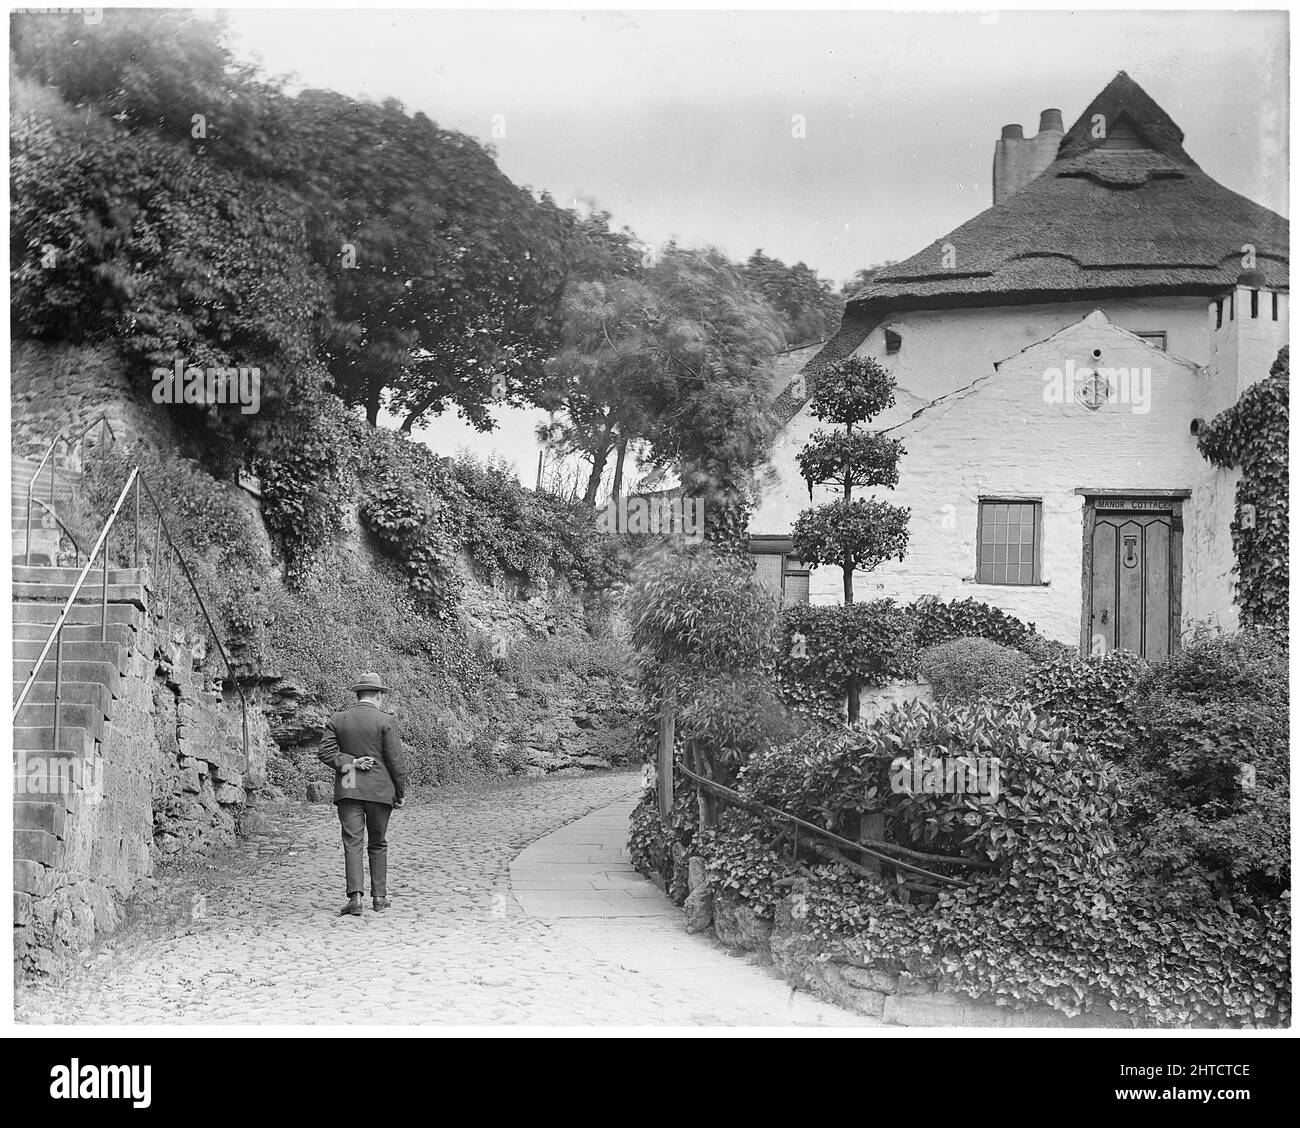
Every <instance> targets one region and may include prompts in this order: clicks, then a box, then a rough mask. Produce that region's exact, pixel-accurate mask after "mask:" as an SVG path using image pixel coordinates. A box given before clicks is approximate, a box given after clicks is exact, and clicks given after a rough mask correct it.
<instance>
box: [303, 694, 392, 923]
mask: <svg viewBox="0 0 1300 1128" xmlns="http://www.w3.org/2000/svg"><path fill="white" fill-rule="evenodd" d="M352 692H353V693H355V694H356V695H357V703H356V704H355V705H353V706H352V708H350V709H344V710H343V711H342V712H341V713H335V714H334V716H332V717H331V718H330V719H329V721H328V723H327V724H326V725H325V732H324V735H323V736H322V737H321V742H320V758H321V760H322V761H323V762H324V763H326V764H328V765H329V766H330V767H331V768H333V769H334V772H335V775H334V803H335V806H336V807H337V808H338V812H339V822H340V823H341V824H342V826H343V860H344V868H345V870H346V874H347V883H348V903H347V904H346V905H344V906H343V908H342V909H340V910H339V915H340V916H360V915H361V912H362V909H361V895H362V893H363V892H364V890H365V879H364V871H363V870H362V867H361V848H362V845H363V843H364V842H365V841H366V840H367V839H369V844H368V846H367V847H366V849H367V853H368V854H369V855H370V896H371V898H372V901H371V903H372V905H373V907H374V910H375V912H377V913H378V912H382V911H383V910H384V909H386V908H388V906H389V903H390V902H389V900H388V817H389V816H390V815H391V814H392V813H393V808H394V807H400V806H401V805H402V803H403V802H404V801H405V798H406V760H405V759H404V758H403V756H402V742H401V741H400V740H399V739H398V738H397V725H396V723H395V722H394V720H393V715H392V714H391V713H386V712H384V710H383V708H382V706H383V695H384V694H385V693H387V692H388V687H387V686H385V685H384V683H383V679H382V678H381V677H380V676H379V675H378V674H374V673H370V674H362V675H361V678H360V680H359V681H358V682H357V684H356V685H354V686H353V687H352Z"/></svg>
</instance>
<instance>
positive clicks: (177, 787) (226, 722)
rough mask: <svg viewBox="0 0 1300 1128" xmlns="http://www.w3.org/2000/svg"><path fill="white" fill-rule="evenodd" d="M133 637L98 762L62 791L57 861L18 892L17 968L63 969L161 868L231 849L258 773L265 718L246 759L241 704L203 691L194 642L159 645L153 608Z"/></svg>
mask: <svg viewBox="0 0 1300 1128" xmlns="http://www.w3.org/2000/svg"><path fill="white" fill-rule="evenodd" d="M135 637H136V644H135V645H134V647H133V648H132V649H131V652H130V653H129V655H128V657H127V665H126V671H125V673H124V674H123V675H122V676H121V678H120V679H119V682H118V686H117V696H116V697H115V698H114V700H113V702H112V716H111V717H110V718H109V720H108V721H107V723H106V724H105V728H104V736H103V740H102V741H101V743H100V746H99V748H98V750H97V754H96V756H95V759H94V761H93V763H91V764H89V765H87V768H86V771H85V772H83V773H82V774H81V778H80V779H79V781H78V783H79V786H78V787H77V788H76V789H75V790H73V791H71V792H70V794H69V795H68V796H66V802H67V806H68V808H69V815H68V817H67V821H66V823H65V831H64V833H65V843H64V851H63V856H62V858H61V859H59V860H58V862H57V864H56V865H55V866H54V867H53V868H51V869H49V870H46V871H45V875H44V879H43V883H42V887H41V888H38V889H37V890H35V891H34V892H26V891H22V890H19V891H17V892H15V896H14V910H15V913H14V924H15V934H14V954H15V962H16V965H17V967H18V968H19V969H21V970H22V971H24V972H37V973H58V972H60V971H62V970H64V969H66V968H67V967H68V966H69V964H70V963H71V962H72V960H73V959H75V957H76V956H77V955H78V954H79V953H80V952H81V951H83V950H84V949H85V948H86V947H87V946H88V945H89V944H91V942H92V941H93V940H94V939H95V938H96V936H97V935H106V934H109V933H112V932H113V931H114V930H115V928H116V927H117V925H118V923H119V921H120V915H121V914H120V905H121V902H122V900H124V899H125V898H127V897H130V896H132V895H133V894H135V893H138V892H140V891H141V890H143V889H146V888H148V887H150V886H151V885H152V883H153V877H154V873H155V870H156V867H157V866H158V865H160V864H165V863H166V862H167V861H169V860H173V859H176V858H179V857H181V856H184V855H185V854H187V853H195V854H206V853H208V852H210V851H211V850H212V849H214V848H215V847H216V846H218V845H220V844H227V843H230V842H232V841H233V840H234V836H235V832H236V824H237V819H238V817H239V814H240V812H241V811H242V809H243V807H244V805H245V802H246V797H247V793H248V791H249V790H251V789H252V788H254V787H256V786H258V785H260V783H261V782H262V780H263V778H264V774H265V763H266V751H265V746H266V740H267V736H266V730H265V722H261V723H260V724H259V723H258V722H259V720H260V718H258V717H257V716H256V714H255V713H253V714H251V715H250V720H251V722H252V725H251V730H250V749H251V754H250V756H249V757H248V759H247V760H246V759H245V758H244V754H243V748H242V737H241V725H240V713H239V708H238V704H237V702H231V701H229V700H225V701H223V700H221V699H220V698H219V697H218V695H217V694H216V693H215V692H213V691H212V689H211V687H210V685H208V684H206V681H207V675H205V673H204V670H205V669H210V668H211V664H210V663H208V664H207V665H206V666H204V665H203V664H202V663H199V662H196V659H195V655H194V650H195V649H196V647H195V646H194V644H193V642H192V641H191V640H184V639H183V640H182V641H181V642H177V641H176V640H175V639H174V638H173V637H172V635H171V632H169V633H168V636H167V637H166V638H160V632H159V630H158V625H157V624H156V622H155V621H154V619H153V617H152V615H150V614H149V613H148V612H141V613H140V615H139V616H138V620H137V633H136V636H135ZM164 643H165V645H163V644H164Z"/></svg>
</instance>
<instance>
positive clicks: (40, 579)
mask: <svg viewBox="0 0 1300 1128" xmlns="http://www.w3.org/2000/svg"><path fill="white" fill-rule="evenodd" d="M88 547H93V546H88ZM80 575H81V569H80V568H51V567H49V566H47V565H39V566H38V565H31V566H24V565H22V564H15V565H14V566H13V581H14V583H15V584H19V583H24V584H51V585H55V586H59V587H63V586H67V587H68V588H71V587H72V585H73V584H75V583H76V582H77V577H78V576H80ZM103 582H104V565H103V561H102V559H101V560H96V561H95V567H93V568H91V570H90V574H89V575H88V576H87V577H86V582H85V584H83V585H82V588H81V590H82V592H83V593H84V592H85V591H87V590H88V589H89V587H90V585H91V584H92V583H93V584H94V592H95V597H96V598H98V597H99V589H100V586H101V585H102V584H103ZM147 584H148V570H147V569H145V568H109V570H108V590H109V591H110V592H112V590H113V588H115V587H135V586H141V585H147ZM63 598H64V599H67V596H66V595H65V596H64V597H63Z"/></svg>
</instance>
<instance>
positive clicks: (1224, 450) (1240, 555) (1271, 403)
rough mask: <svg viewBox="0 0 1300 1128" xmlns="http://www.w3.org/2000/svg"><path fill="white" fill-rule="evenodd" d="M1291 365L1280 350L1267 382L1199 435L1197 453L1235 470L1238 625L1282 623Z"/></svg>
mask: <svg viewBox="0 0 1300 1128" xmlns="http://www.w3.org/2000/svg"><path fill="white" fill-rule="evenodd" d="M1289 384H1290V361H1289V357H1288V350H1287V349H1286V348H1285V347H1284V348H1283V349H1282V350H1281V351H1280V352H1279V353H1278V354H1277V360H1275V361H1274V362H1273V367H1272V368H1271V369H1269V374H1268V377H1267V378H1266V379H1264V380H1261V381H1260V382H1259V383H1257V384H1253V385H1252V386H1251V387H1249V388H1247V389H1246V391H1245V392H1243V393H1242V396H1241V398H1240V399H1239V400H1238V401H1237V402H1236V403H1235V404H1234V405H1233V406H1232V407H1230V408H1228V409H1227V410H1226V411H1222V412H1220V413H1219V414H1218V415H1217V416H1215V418H1214V419H1213V420H1212V421H1211V422H1210V424H1209V426H1208V427H1207V428H1206V430H1205V432H1204V433H1203V434H1202V435H1201V437H1200V439H1199V441H1198V446H1199V448H1200V451H1201V454H1202V455H1203V456H1204V457H1205V458H1207V459H1208V460H1209V461H1210V462H1211V463H1213V464H1214V465H1215V466H1223V467H1236V468H1239V469H1240V470H1241V481H1240V482H1239V483H1238V484H1237V512H1236V515H1235V516H1234V518H1233V521H1232V548H1233V551H1234V552H1235V553H1236V557H1237V603H1238V606H1239V607H1240V610H1241V618H1242V621H1243V623H1245V624H1247V625H1251V626H1270V625H1285V623H1286V621H1287V608H1288V600H1287V586H1288V582H1289V578H1290V573H1289V569H1288V565H1287V533H1288V528H1289V505H1290V502H1289V489H1290V480H1289V477H1288V473H1287V418H1288V406H1289V405H1288V396H1289Z"/></svg>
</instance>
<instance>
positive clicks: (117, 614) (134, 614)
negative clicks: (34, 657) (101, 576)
mask: <svg viewBox="0 0 1300 1128" xmlns="http://www.w3.org/2000/svg"><path fill="white" fill-rule="evenodd" d="M89 585H90V581H89V580H87V581H86V586H85V587H83V588H82V589H81V595H82V596H86V593H87V590H88V588H89ZM109 590H110V591H111V590H112V589H111V588H110V589H109ZM95 595H96V596H98V595H99V593H98V592H95ZM63 598H64V601H65V602H66V601H67V596H66V595H65V596H64V597H63ZM62 609H63V604H62V603H56V602H54V601H53V600H50V601H49V602H43V601H38V600H23V601H21V602H15V603H14V622H15V623H47V624H48V625H49V626H50V627H53V626H54V623H55V621H56V620H57V619H58V617H59V612H60V611H61V610H62ZM139 615H140V608H139V607H137V606H136V605H135V604H134V603H113V602H112V601H110V602H109V604H108V623H109V625H110V626H112V625H113V624H114V623H128V624H132V625H134V624H135V623H137V622H138V621H139ZM64 622H65V623H69V624H75V625H89V624H94V625H95V626H98V625H99V622H100V606H99V600H98V598H96V599H95V600H94V601H91V600H90V599H89V597H87V598H85V599H82V598H80V597H79V598H78V599H77V602H76V603H74V604H73V605H72V606H71V607H70V608H69V609H68V617H67V618H66V619H64ZM48 634H49V630H48V629H47V630H46V635H47V636H48Z"/></svg>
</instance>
